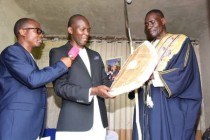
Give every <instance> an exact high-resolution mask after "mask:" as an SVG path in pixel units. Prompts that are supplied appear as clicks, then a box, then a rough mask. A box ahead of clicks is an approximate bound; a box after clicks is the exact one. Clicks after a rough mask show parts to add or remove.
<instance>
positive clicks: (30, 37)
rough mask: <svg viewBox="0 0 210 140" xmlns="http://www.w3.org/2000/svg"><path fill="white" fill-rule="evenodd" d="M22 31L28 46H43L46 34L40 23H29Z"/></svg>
mask: <svg viewBox="0 0 210 140" xmlns="http://www.w3.org/2000/svg"><path fill="white" fill-rule="evenodd" d="M21 30H23V33H24V41H25V43H26V44H27V45H28V46H30V47H39V46H40V45H41V43H42V39H43V36H44V32H43V31H42V29H41V27H40V24H39V23H37V22H35V21H29V22H28V23H27V24H26V25H25V26H24V27H23V28H22V29H21Z"/></svg>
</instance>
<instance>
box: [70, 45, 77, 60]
mask: <svg viewBox="0 0 210 140" xmlns="http://www.w3.org/2000/svg"><path fill="white" fill-rule="evenodd" d="M78 54H79V48H78V47H72V48H71V49H70V50H69V52H68V56H69V57H70V58H71V59H72V60H74V59H75V58H76V57H77V55H78Z"/></svg>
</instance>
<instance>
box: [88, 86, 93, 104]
mask: <svg viewBox="0 0 210 140" xmlns="http://www.w3.org/2000/svg"><path fill="white" fill-rule="evenodd" d="M92 99H93V95H91V88H90V89H89V99H88V100H89V102H91V101H92Z"/></svg>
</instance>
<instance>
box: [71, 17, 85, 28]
mask: <svg viewBox="0 0 210 140" xmlns="http://www.w3.org/2000/svg"><path fill="white" fill-rule="evenodd" d="M77 17H83V18H85V16H83V15H80V14H75V15H73V16H71V17H70V18H69V21H68V27H70V26H71V25H72V24H73V23H74V22H75V19H76V18H77Z"/></svg>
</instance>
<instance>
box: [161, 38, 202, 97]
mask: <svg viewBox="0 0 210 140" xmlns="http://www.w3.org/2000/svg"><path fill="white" fill-rule="evenodd" d="M159 74H160V77H161V79H162V81H163V84H164V85H165V90H164V91H165V93H166V96H168V97H170V98H173V97H179V98H183V99H193V100H200V99H201V84H200V73H199V68H198V64H197V59H196V55H195V52H194V49H193V47H192V45H191V42H190V39H189V38H188V39H186V40H185V42H184V43H183V45H182V47H181V49H180V51H179V53H178V54H176V55H175V56H174V57H173V58H172V59H171V61H170V62H169V63H168V65H167V67H166V69H165V70H164V71H160V72H159Z"/></svg>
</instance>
